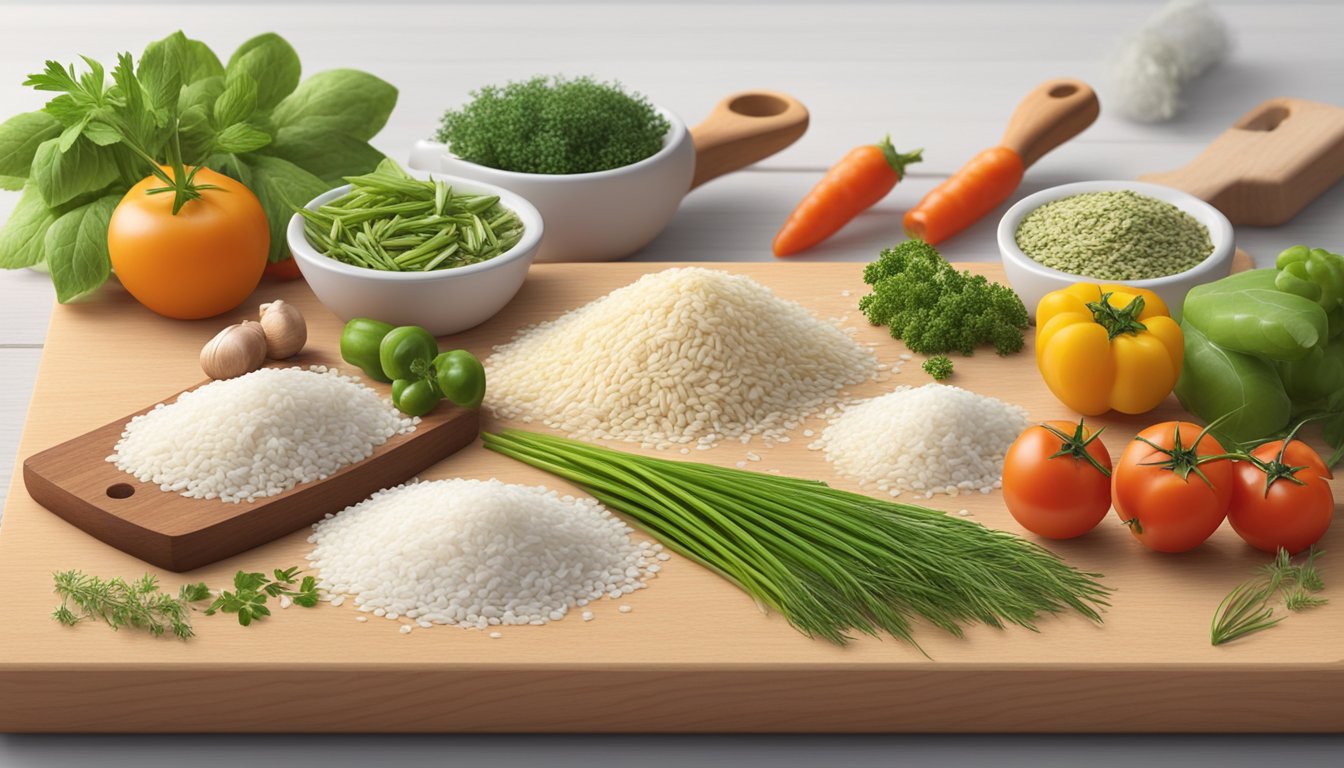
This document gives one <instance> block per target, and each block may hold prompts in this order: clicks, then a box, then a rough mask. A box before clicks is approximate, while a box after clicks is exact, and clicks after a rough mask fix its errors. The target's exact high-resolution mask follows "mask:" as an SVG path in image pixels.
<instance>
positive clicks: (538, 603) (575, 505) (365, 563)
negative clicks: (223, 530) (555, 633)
mask: <svg viewBox="0 0 1344 768" xmlns="http://www.w3.org/2000/svg"><path fill="white" fill-rule="evenodd" d="M313 529H314V533H313V535H312V536H310V537H309V538H308V541H310V542H312V543H313V544H314V545H315V546H314V547H313V551H312V552H311V553H310V554H309V555H308V559H309V560H310V561H311V562H312V564H313V567H314V568H315V569H316V570H317V571H318V572H319V577H318V586H319V588H321V589H323V590H325V591H326V592H327V593H328V594H331V595H336V596H337V597H336V598H335V599H334V600H333V603H334V602H336V601H337V600H343V599H344V598H343V597H341V596H343V595H351V596H353V597H354V600H355V602H356V603H357V604H358V605H359V607H360V610H361V611H368V612H371V613H373V614H374V615H375V616H382V617H385V618H388V619H401V618H405V619H410V620H413V621H415V622H416V623H417V624H419V625H420V626H422V627H428V626H430V625H432V624H455V625H458V626H463V627H476V628H484V627H487V626H496V625H511V624H546V623H547V622H550V621H556V620H559V619H562V618H564V617H565V614H566V613H567V612H568V611H569V609H570V608H572V607H575V606H580V607H581V606H585V605H587V604H588V603H589V602H590V601H593V600H597V599H600V598H602V597H603V596H606V597H611V598H619V597H621V596H622V595H627V594H629V593H631V592H633V591H634V590H636V589H640V588H643V587H644V586H645V583H644V579H646V578H647V577H648V576H649V575H650V574H651V573H655V572H657V571H658V569H659V566H658V564H657V563H656V562H654V561H655V560H657V559H665V558H666V556H665V555H660V554H659V552H660V551H661V550H662V547H661V545H651V544H649V543H648V542H642V543H635V542H634V541H632V540H631V539H630V533H631V530H630V527H629V526H627V525H626V524H625V523H623V522H621V520H620V519H619V518H616V517H613V516H612V515H611V513H610V512H608V511H607V510H606V509H605V508H603V507H602V506H601V505H600V504H598V503H597V502H596V501H594V500H592V499H576V498H574V497H572V496H563V497H562V496H560V495H559V494H557V493H556V492H555V491H549V490H547V489H546V488H543V487H540V486H536V487H533V486H524V485H509V484H505V483H501V482H499V481H498V480H488V481H481V480H437V481H432V482H413V483H408V484H406V485H400V486H397V487H396V488H391V489H388V490H385V491H379V492H378V493H376V494H374V495H373V496H371V497H369V498H368V499H367V500H365V501H362V502H360V503H359V504H356V505H354V506H353V507H349V508H347V509H346V510H344V511H343V512H341V513H340V514H338V515H335V516H328V518H327V519H326V520H323V521H322V522H320V523H318V524H317V525H315V526H313ZM585 618H587V617H586V616H585ZM409 628H410V627H409V625H408V626H407V627H406V628H405V629H409Z"/></svg>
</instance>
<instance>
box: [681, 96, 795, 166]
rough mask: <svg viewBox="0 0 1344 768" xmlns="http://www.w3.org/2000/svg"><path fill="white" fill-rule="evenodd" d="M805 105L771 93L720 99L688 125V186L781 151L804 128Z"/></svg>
mask: <svg viewBox="0 0 1344 768" xmlns="http://www.w3.org/2000/svg"><path fill="white" fill-rule="evenodd" d="M807 121H808V114H807V107H804V106H803V103H802V102H800V101H798V100H797V99H795V98H793V97H792V96H789V95H788V94H785V93H778V92H776V91H744V92H742V93H735V94H733V95H731V96H728V97H727V98H725V99H724V100H723V101H720V102H719V103H718V105H717V106H715V107H714V110H713V111H712V112H710V113H709V116H708V117H706V118H705V119H704V121H703V122H701V123H700V124H699V125H697V126H695V127H694V128H692V129H691V140H692V141H694V142H695V176H694V178H693V179H692V180H691V189H695V188H696V187H698V186H700V185H701V184H704V183H705V182H706V181H709V180H710V179H714V178H718V177H719V176H722V175H723V174H725V173H731V172H733V171H736V170H739V169H741V168H745V167H747V166H748V165H751V164H752V163H755V162H758V161H760V160H764V159H765V158H767V157H769V156H771V155H773V154H775V153H776V152H778V151H780V150H781V149H784V148H785V147H787V146H789V145H790V144H792V143H793V142H795V141H797V140H798V137H800V136H802V135H803V133H804V132H806V131H807Z"/></svg>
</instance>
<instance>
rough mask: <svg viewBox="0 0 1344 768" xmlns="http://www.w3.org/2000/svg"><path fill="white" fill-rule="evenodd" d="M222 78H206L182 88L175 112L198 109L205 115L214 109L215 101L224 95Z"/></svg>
mask: <svg viewBox="0 0 1344 768" xmlns="http://www.w3.org/2000/svg"><path fill="white" fill-rule="evenodd" d="M224 87H225V86H224V78H222V77H206V78H202V79H200V80H197V81H195V82H193V83H190V84H188V85H187V86H185V87H183V88H182V94H181V95H180V96H178V99H177V111H178V112H186V111H187V110H189V109H193V108H196V107H200V108H202V109H204V110H205V111H206V113H207V114H209V113H210V111H211V110H213V109H214V105H215V101H216V100H217V99H218V98H219V97H220V95H221V94H223V93H224Z"/></svg>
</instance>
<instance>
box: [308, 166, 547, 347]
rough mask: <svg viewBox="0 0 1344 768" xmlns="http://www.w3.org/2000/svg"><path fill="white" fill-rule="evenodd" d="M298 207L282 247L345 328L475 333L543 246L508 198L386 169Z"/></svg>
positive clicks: (466, 182) (478, 186)
mask: <svg viewBox="0 0 1344 768" xmlns="http://www.w3.org/2000/svg"><path fill="white" fill-rule="evenodd" d="M350 181H352V182H353V183H351V184H346V185H344V186H341V187H337V188H336V189H333V190H331V191H329V192H326V193H325V194H322V195H320V196H318V197H317V198H315V199H314V200H313V201H312V202H310V203H308V205H306V206H304V210H303V212H301V213H299V214H296V215H295V216H294V218H292V219H291V220H290V222H289V228H288V231H287V239H288V241H289V247H290V251H291V253H292V254H293V256H294V260H295V262H296V263H297V264H298V267H299V271H300V272H302V273H303V276H304V279H305V280H307V281H308V285H309V286H310V287H311V288H312V289H313V293H314V294H316V295H317V298H318V300H319V301H321V302H322V304H323V305H325V306H326V307H327V308H328V309H330V310H331V311H332V312H334V313H336V314H337V315H338V316H340V317H341V319H343V320H348V319H350V318H352V317H371V318H374V319H376V320H382V321H384V322H388V323H392V324H394V325H419V326H422V327H424V328H426V329H428V330H429V331H430V332H431V333H433V334H434V335H436V336H444V335H448V334H453V333H458V332H460V331H465V330H467V329H468V328H472V327H474V326H477V325H480V324H481V323H483V322H485V321H486V320H488V319H489V318H491V317H493V316H494V315H495V314H496V313H497V312H499V311H500V310H501V309H503V308H504V306H505V305H506V304H508V303H509V301H510V300H511V299H512V298H513V297H514V295H515V294H516V293H517V292H518V289H519V288H521V287H522V285H523V281H524V280H525V279H526V278H527V271H528V268H529V267H530V266H531V265H532V260H533V259H534V258H535V256H536V254H537V248H538V246H539V245H540V243H541V237H542V219H541V214H540V213H538V212H537V209H536V208H535V207H534V206H533V205H532V204H531V203H529V202H528V201H527V200H525V199H523V198H522V197H520V196H519V195H516V194H514V193H512V192H509V191H508V190H505V189H502V188H500V187H497V186H494V185H492V184H486V183H484V182H480V181H474V180H470V179H464V178H460V177H454V176H446V175H443V174H437V173H436V174H421V173H415V174H411V173H407V172H405V171H403V170H401V169H400V168H399V167H398V166H396V164H395V163H392V162H391V161H384V163H383V164H382V165H380V166H379V167H378V169H377V170H375V171H374V172H373V173H370V174H366V175H365V176H362V177H353V178H351V179H350Z"/></svg>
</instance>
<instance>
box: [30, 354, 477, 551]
mask: <svg viewBox="0 0 1344 768" xmlns="http://www.w3.org/2000/svg"><path fill="white" fill-rule="evenodd" d="M292 364H294V362H293V361H287V362H286V363H285V364H284V365H292ZM205 383H208V382H201V384H205ZM366 383H371V384H372V386H374V387H375V389H377V390H378V391H379V394H381V395H383V396H384V397H387V396H388V393H387V392H386V391H385V390H387V385H385V384H378V383H376V382H366ZM197 386H200V385H197ZM191 389H195V387H192V388H191ZM183 391H189V390H183ZM180 394H182V393H181V392H178V393H176V394H174V395H172V396H170V397H168V398H165V399H164V400H162V401H161V402H165V403H171V402H173V401H175V400H176V399H177V396H178V395H180ZM153 407H154V406H153V405H150V406H149V407H148V408H144V409H142V410H140V411H137V412H136V413H133V414H130V415H129V416H126V417H125V418H122V419H117V420H116V421H114V422H112V423H110V424H106V425H104V426H102V427H99V428H98V429H95V430H93V431H92V432H87V433H85V434H83V435H81V436H79V437H76V438H74V439H73V440H68V441H66V442H64V443H61V444H60V445H57V446H55V447H53V448H49V449H47V450H45V451H42V452H41V453H38V454H34V455H33V456H31V457H29V458H28V460H27V461H25V462H24V463H23V482H24V485H25V486H27V488H28V493H29V495H31V496H32V497H33V499H34V500H36V501H37V502H38V503H39V504H41V505H42V506H44V507H46V508H47V509H49V510H51V511H52V512H54V513H56V514H57V515H59V516H61V517H62V518H64V519H65V520H67V521H68V522H70V523H72V524H73V525H75V526H76V527H78V528H80V529H82V530H84V531H85V532H87V533H89V534H90V535H92V536H95V537H97V538H98V539H101V540H102V541H104V542H106V543H108V544H110V545H112V546H114V547H116V548H117V549H120V550H122V551H123V552H126V553H128V554H131V555H134V556H136V557H138V558H140V559H141V560H144V561H146V562H148V563H152V564H153V565H156V566H158V567H160V568H166V569H168V570H170V571H178V572H181V571H190V570H192V569H195V568H199V567H201V566H203V565H208V564H210V563H213V562H215V561H216V560H221V559H223V558H225V557H229V556H231V555H236V554H238V553H239V552H242V551H244V550H248V549H251V548H252V547H255V546H258V545H260V544H265V543H266V542H269V541H273V540H275V539H278V538H280V537H281V536H284V535H285V534H287V533H291V532H293V531H296V530H298V529H300V528H303V527H304V526H307V525H312V524H313V523H315V522H317V521H318V520H321V519H322V517H323V516H324V515H327V514H329V513H335V512H339V511H340V510H342V509H344V508H345V507H348V506H350V505H351V504H355V503H357V502H359V501H362V500H363V499H365V498H367V497H368V496H369V494H371V493H373V492H374V491H377V490H380V489H382V488H388V487H390V486H394V485H397V484H399V483H403V482H405V481H406V480H409V479H410V478H411V477H413V476H414V475H415V474H416V473H418V472H420V471H422V470H424V469H426V468H427V467H430V466H432V465H434V464H435V463H437V462H438V461H439V460H441V459H443V458H444V457H446V456H448V455H449V454H451V453H454V452H455V451H457V450H459V449H461V448H464V447H466V446H467V445H469V444H471V443H472V442H473V441H475V439H476V437H477V435H478V434H479V433H480V412H479V411H477V410H474V409H466V408H457V407H453V406H450V405H449V404H447V403H443V404H441V405H440V406H439V407H438V408H436V409H435V410H434V411H433V412H432V413H430V414H429V415H427V416H425V417H423V418H422V419H421V420H420V423H419V424H418V425H416V428H415V431H414V432H410V433H407V434H403V435H394V436H393V437H392V438H391V439H389V440H388V441H387V442H385V443H383V444H382V445H380V446H378V447H377V448H375V449H374V451H373V454H372V455H371V456H369V457H368V458H367V459H365V460H363V461H361V462H359V463H357V464H352V465H350V466H348V467H345V468H343V469H341V470H339V471H337V472H335V473H333V474H332V475H330V476H328V477H327V478H326V479H325V480H318V481H314V482H310V483H303V484H300V485H296V486H295V487H293V488H291V489H289V490H288V491H285V492H284V493H281V494H278V495H275V496H271V497H268V498H264V499H258V500H256V501H253V502H240V503H237V504H233V503H229V502H224V501H219V500H218V499H208V500H207V499H194V498H188V497H186V496H182V495H181V494H179V493H175V492H169V491H164V490H161V489H160V488H159V487H158V486H157V485H155V484H153V483H142V482H140V481H139V480H137V479H136V478H135V477H133V476H132V475H129V474H127V473H125V472H123V471H121V470H120V469H117V467H116V465H114V464H112V463H110V462H108V461H107V457H108V456H109V455H111V454H112V452H113V449H114V448H115V446H116V444H117V440H118V439H120V437H121V433H122V431H123V430H124V429H125V426H126V423H127V422H128V421H130V420H131V419H132V418H134V417H135V416H138V415H140V414H142V413H145V412H147V411H149V410H151V409H152V408H153Z"/></svg>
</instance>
